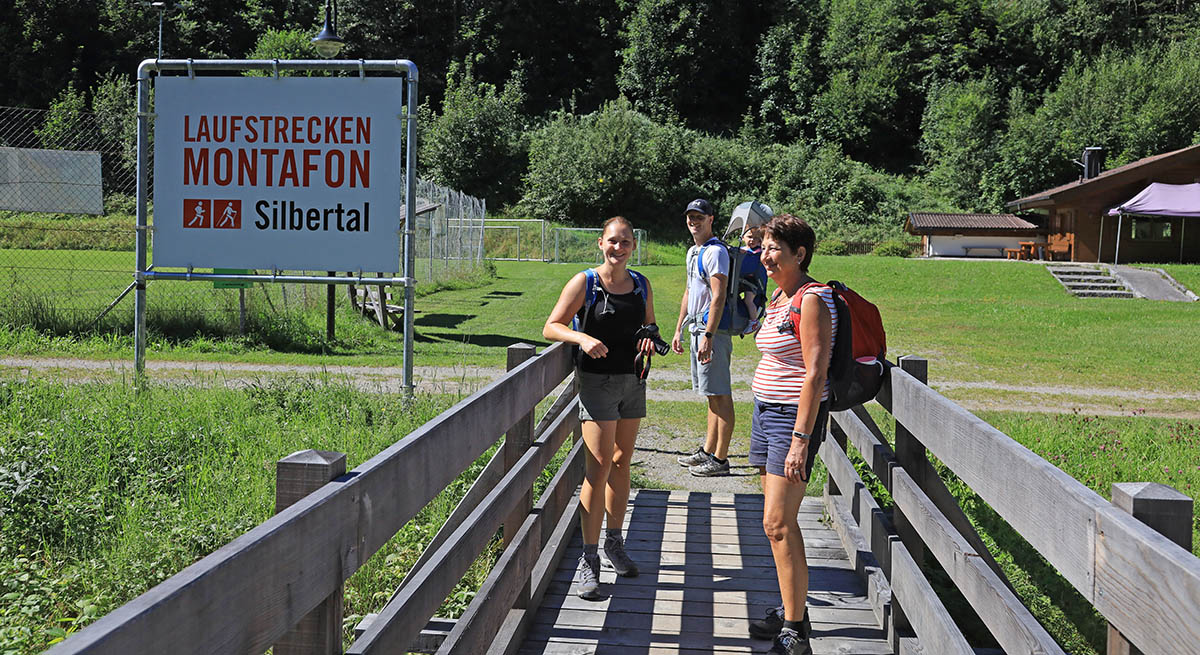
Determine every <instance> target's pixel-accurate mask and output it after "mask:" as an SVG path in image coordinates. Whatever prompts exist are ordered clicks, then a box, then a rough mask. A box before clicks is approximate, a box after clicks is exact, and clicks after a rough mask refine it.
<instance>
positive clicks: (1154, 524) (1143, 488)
mask: <svg viewBox="0 0 1200 655" xmlns="http://www.w3.org/2000/svg"><path fill="white" fill-rule="evenodd" d="M1112 504H1113V505H1115V506H1116V507H1117V508H1118V509H1121V510H1123V511H1126V512H1129V513H1130V514H1132V515H1133V517H1134V518H1136V519H1138V520H1139V521H1141V522H1142V523H1145V524H1146V525H1148V526H1150V527H1151V528H1152V529H1153V530H1154V531H1156V532H1158V533H1160V534H1162V535H1163V536H1164V537H1166V538H1168V539H1170V540H1171V541H1174V542H1175V543H1177V544H1179V545H1180V546H1182V547H1183V548H1184V549H1186V550H1189V551H1190V550H1191V549H1192V499H1191V498H1189V497H1187V496H1186V495H1184V494H1182V493H1180V492H1179V491H1176V490H1175V489H1174V488H1172V487H1169V486H1167V485H1165V484H1159V483H1157V482H1118V483H1117V484H1114V485H1113V486H1112ZM1107 652H1108V655H1138V654H1140V653H1141V652H1142V651H1140V650H1138V649H1137V647H1136V646H1134V645H1133V644H1131V643H1129V641H1128V640H1126V639H1125V636H1124V635H1122V634H1121V633H1120V632H1119V631H1118V630H1117V629H1116V628H1114V627H1113V625H1112V624H1111V623H1110V624H1108V651H1107Z"/></svg>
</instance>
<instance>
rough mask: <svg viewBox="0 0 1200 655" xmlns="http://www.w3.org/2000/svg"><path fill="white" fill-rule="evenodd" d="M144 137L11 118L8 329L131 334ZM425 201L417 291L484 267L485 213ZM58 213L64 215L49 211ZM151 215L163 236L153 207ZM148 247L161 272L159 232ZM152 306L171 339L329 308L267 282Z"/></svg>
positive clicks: (156, 325) (1, 177) (422, 192)
mask: <svg viewBox="0 0 1200 655" xmlns="http://www.w3.org/2000/svg"><path fill="white" fill-rule="evenodd" d="M135 138H136V121H135V120H134V119H133V116H132V114H129V115H118V116H112V117H106V116H103V115H100V114H95V113H88V112H83V111H66V110H63V109H61V108H59V109H56V110H38V109H22V108H12V107H0V283H2V284H3V291H0V325H8V326H10V327H21V326H30V327H33V328H35V329H38V330H41V331H45V332H51V333H55V334H73V333H80V332H88V331H91V330H93V329H95V330H99V331H103V332H122V333H128V332H130V331H132V327H133V302H132V297H131V296H132V294H130V296H129V297H126V296H125V295H124V294H126V293H127V292H128V291H129V288H130V286H131V284H132V282H133V271H134V269H135V268H136V264H135V255H134V234H135V223H136V220H135V211H136V207H135V201H134V194H135V192H136V187H137V178H136V165H135V163H136V155H135V152H136V149H135ZM97 157H98V165H97ZM64 161H66V162H67V163H66V164H63V162H64ZM72 167H73V168H72ZM151 167H152V164H151ZM82 178H87V179H82ZM91 178H96V179H95V180H92V179H91ZM93 181H94V182H95V183H96V184H92V183H91V182H93ZM81 182H87V183H86V184H83V183H81ZM399 183H400V181H399V180H398V181H397V184H399ZM97 186H98V187H99V188H94V187H97ZM417 193H418V198H417V207H418V210H417V211H418V216H417V219H416V225H415V228H416V231H417V235H416V242H415V244H414V245H415V249H416V253H417V261H416V277H417V279H418V281H419V282H421V283H426V282H437V281H440V280H443V279H445V278H447V277H452V276H455V275H461V274H463V273H465V272H470V271H471V270H473V269H474V268H475V267H477V266H479V265H481V264H482V263H483V247H482V244H483V232H484V223H485V220H484V216H485V211H486V207H485V204H484V202H483V201H482V200H480V199H478V198H472V197H470V196H467V195H465V194H462V193H459V192H456V191H453V190H451V189H447V188H445V187H440V186H438V185H436V184H432V183H429V182H424V181H422V182H420V183H419V184H418V189H417ZM86 194H93V195H95V196H97V198H92V197H89V196H86ZM72 197H75V204H74V205H72V204H71V202H69V201H70V200H71V198H72ZM80 198H82V199H80ZM98 198H102V201H103V206H102V208H100V207H97V208H96V212H95V215H88V214H82V213H78V212H80V211H85V209H83V208H81V206H83V205H87V204H88V203H89V202H91V201H92V200H95V199H98ZM5 201H7V203H6V202H5ZM63 203H66V204H63ZM92 204H96V203H92ZM51 205H52V206H54V207H60V206H61V207H62V209H60V210H57V211H50V210H49V206H51ZM423 209H424V212H422V210H423ZM148 211H149V214H150V222H151V225H153V215H154V212H153V204H152V203H151V204H150V205H149V207H148ZM149 244H150V257H149V260H150V264H151V266H152V268H153V262H154V257H153V255H154V232H153V227H151V231H150V240H149ZM400 258H401V254H400V252H397V256H396V259H397V271H388V272H389V273H390V272H398V271H399V270H400ZM155 270H162V271H171V270H180V269H155ZM196 272H201V271H196ZM205 272H207V271H205ZM278 272H279V273H280V274H293V275H326V274H327V271H278ZM342 274H346V272H342ZM350 274H352V275H362V276H363V277H364V278H366V277H373V276H374V272H372V273H363V272H359V271H355V272H352V273H350ZM226 286H228V285H226ZM310 287H313V288H310ZM146 295H147V307H148V319H149V322H150V325H151V329H152V330H157V331H160V332H162V333H164V334H188V333H197V332H201V333H215V334H222V333H225V334H228V333H234V332H237V331H239V330H240V329H242V327H243V326H242V325H241V320H242V319H241V317H242V316H243V315H248V316H249V317H250V319H251V320H260V321H264V320H265V321H267V322H270V321H271V320H272V319H271V317H272V316H281V315H286V314H289V313H291V312H293V310H301V309H314V310H316V309H320V308H324V306H325V290H324V289H322V288H320V287H314V286H313V285H308V284H289V285H281V284H261V283H259V284H257V285H255V286H254V287H252V288H248V289H244V290H242V291H241V292H240V293H239V290H238V289H236V288H233V289H231V288H214V283H212V282H156V283H152V284H150V285H148V286H147V290H146ZM338 298H339V302H343V301H342V300H341V299H342V298H343V296H342V295H341V294H339V296H338ZM115 301H119V302H115ZM243 303H244V304H245V305H246V306H247V311H246V312H243V311H242V309H241V307H242V304H243ZM251 327H254V326H251Z"/></svg>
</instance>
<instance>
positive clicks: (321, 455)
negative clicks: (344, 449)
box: [272, 450, 346, 655]
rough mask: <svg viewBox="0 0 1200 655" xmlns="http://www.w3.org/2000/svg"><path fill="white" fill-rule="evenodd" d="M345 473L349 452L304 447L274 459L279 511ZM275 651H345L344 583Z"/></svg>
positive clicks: (312, 654) (289, 654) (316, 654)
mask: <svg viewBox="0 0 1200 655" xmlns="http://www.w3.org/2000/svg"><path fill="white" fill-rule="evenodd" d="M345 474H346V455H345V454H343V453H335V452H330V451H327V450H301V451H297V452H294V453H292V454H291V455H288V456H287V457H284V458H283V459H281V460H279V461H278V462H276V463H275V513H276V514H278V513H280V512H282V511H283V510H285V509H287V508H288V507H289V506H291V505H292V504H294V503H296V502H297V501H299V500H300V499H302V498H304V497H305V496H307V495H308V494H310V493H312V492H314V491H316V490H317V489H320V488H321V487H323V486H324V485H325V484H326V483H327V482H329V481H330V480H333V479H334V478H338V477H341V476H343V475H345ZM272 652H274V653H275V655H329V654H331V653H333V654H338V653H341V652H342V586H341V585H338V588H337V589H335V590H334V592H333V593H332V594H330V595H329V597H328V598H326V599H325V600H323V601H321V604H320V605H317V606H316V608H315V609H313V611H311V612H309V613H308V614H305V615H304V618H302V619H300V621H299V622H298V623H296V625H295V626H294V627H293V628H292V629H291V630H289V631H288V632H287V633H285V634H284V635H283V636H282V637H280V638H279V641H277V642H275V648H274V650H273V651H272Z"/></svg>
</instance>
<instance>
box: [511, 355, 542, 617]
mask: <svg viewBox="0 0 1200 655" xmlns="http://www.w3.org/2000/svg"><path fill="white" fill-rule="evenodd" d="M535 354H537V353H536V349H535V348H534V347H533V346H531V345H529V344H527V343H514V344H513V345H511V346H509V347H508V366H507V369H508V370H510V371H511V370H513V369H514V368H516V367H518V366H520V365H521V364H524V363H525V362H527V361H529V359H531V358H532V357H533V356H534V355H535ZM534 409H536V408H534ZM534 409H530V410H529V413H528V414H526V415H525V416H523V417H521V419H520V420H519V421H517V422H516V424H514V425H513V426H512V428H511V429H509V431H508V432H507V433H506V434H505V435H504V446H503V449H504V470H505V472H508V471H511V470H512V469H513V467H514V466H516V465H517V461H518V460H520V459H521V457H522V456H523V455H525V452H526V451H528V450H529V447H530V445H531V444H532V443H533V419H534ZM531 511H533V490H532V489H530V490H529V491H526V492H525V497H524V499H522V500H521V502H520V504H518V505H517V507H516V509H514V510H513V511H512V514H509V515H508V517H506V518H505V519H504V547H505V548H507V547H508V545H509V544H511V543H512V540H513V538H515V537H516V536H517V531H518V530H520V529H521V524H522V523H524V522H525V517H527V516H529V512H531ZM528 604H529V581H528V580H526V581H525V586H524V589H523V591H522V592H521V594H520V595H519V596H517V602H516V603H515V604H514V605H513V607H514V608H522V607H526V606H527V605H528Z"/></svg>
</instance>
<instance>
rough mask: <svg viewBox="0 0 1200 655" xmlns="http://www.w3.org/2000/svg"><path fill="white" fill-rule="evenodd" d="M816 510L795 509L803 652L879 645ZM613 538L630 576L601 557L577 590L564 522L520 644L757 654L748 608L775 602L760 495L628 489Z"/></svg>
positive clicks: (528, 647) (808, 504)
mask: <svg viewBox="0 0 1200 655" xmlns="http://www.w3.org/2000/svg"><path fill="white" fill-rule="evenodd" d="M822 511H823V505H822V500H821V498H819V497H809V498H806V499H805V500H804V504H803V505H802V506H801V510H800V527H801V529H802V530H803V531H804V541H805V545H806V548H807V553H808V559H809V570H810V575H811V584H810V591H809V598H808V606H809V611H810V613H811V619H812V622H813V642H812V645H813V651H814V653H816V654H818V655H821V654H824V653H862V654H863V655H875V654H883V653H891V652H892V650H891V647H890V646H889V645H888V642H887V639H886V634H885V633H884V631H883V630H881V629H880V627H879V625H878V623H877V621H876V618H875V614H874V613H873V612H872V610H871V606H870V605H869V604H868V603H867V599H866V588H865V587H864V585H863V583H862V582H861V580H860V579H859V578H858V577H857V576H856V575H855V573H854V570H853V568H852V567H851V566H850V564H849V561H848V559H847V557H846V553H845V551H844V550H843V549H842V544H841V542H840V541H839V540H838V537H837V534H836V533H835V532H834V531H833V530H832V529H830V528H829V527H828V526H826V525H824V524H822V523H821V522H820V519H821V514H822ZM625 539H626V548H627V550H628V551H629V554H630V556H631V557H632V558H633V559H634V560H635V561H636V562H637V563H638V565H639V567H640V568H641V575H639V576H638V577H637V578H618V577H617V576H616V574H615V573H614V572H613V571H612V570H611V569H610V568H607V567H605V568H602V569H601V573H600V582H601V585H600V591H601V593H602V594H604V595H605V596H606V598H605V599H604V600H600V601H587V600H583V599H581V598H579V597H578V596H576V595H575V593H574V589H573V586H572V583H571V580H572V578H573V577H574V572H575V565H576V562H577V560H578V558H579V555H580V553H581V549H582V546H581V542H580V537H579V533H578V531H576V532H575V534H574V535H573V536H572V542H571V544H570V547H569V548H568V549H567V551H566V552H565V554H564V556H563V559H562V561H561V562H560V564H559V567H558V570H557V572H556V573H555V576H554V580H553V582H551V584H550V586H549V588H548V589H547V590H546V595H545V598H544V599H543V601H542V606H541V608H540V610H539V611H538V615H537V618H536V619H535V621H534V625H533V626H532V627H531V628H530V632H529V634H528V636H527V638H526V640H525V644H524V646H523V647H522V649H521V651H520V652H521V653H524V654H534V653H545V654H554V655H566V654H571V655H576V654H578V655H583V654H591V653H619V654H622V655H643V654H644V655H650V654H655V655H657V654H659V653H663V654H666V653H686V654H699V653H755V652H757V653H763V652H766V651H767V650H768V649H769V648H770V647H771V644H770V642H768V641H757V640H753V639H750V637H749V635H748V634H747V624H748V621H749V620H750V619H754V618H759V617H761V616H762V614H763V612H764V611H765V610H766V609H767V608H768V607H772V606H776V605H778V604H779V591H778V585H777V582H776V579H775V566H774V562H773V560H772V559H771V548H770V546H769V545H768V543H767V539H766V537H765V536H764V535H763V530H762V496H761V495H756V494H709V493H700V492H686V491H670V492H668V491H656V490H642V491H637V492H635V494H634V495H633V496H632V497H631V498H630V505H629V512H628V514H627V517H626V525H625ZM602 559H603V557H602Z"/></svg>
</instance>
